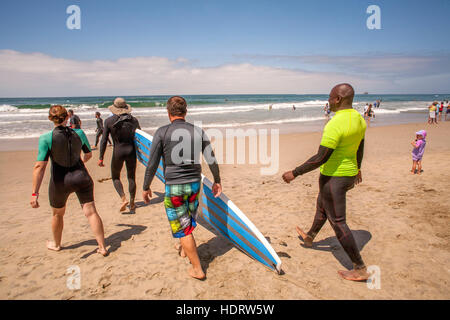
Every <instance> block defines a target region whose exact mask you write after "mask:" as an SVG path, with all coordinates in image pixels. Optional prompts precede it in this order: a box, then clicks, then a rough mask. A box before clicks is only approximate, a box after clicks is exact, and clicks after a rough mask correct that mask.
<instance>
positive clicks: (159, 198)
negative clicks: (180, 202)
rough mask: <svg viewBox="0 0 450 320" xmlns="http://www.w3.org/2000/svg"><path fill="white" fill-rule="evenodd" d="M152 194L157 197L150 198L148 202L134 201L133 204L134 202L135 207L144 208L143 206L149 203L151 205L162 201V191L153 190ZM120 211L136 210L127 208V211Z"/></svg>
mask: <svg viewBox="0 0 450 320" xmlns="http://www.w3.org/2000/svg"><path fill="white" fill-rule="evenodd" d="M152 195H153V196H155V195H156V196H157V197H156V198H151V199H150V203H149V204H147V203H145V202H144V201H138V202H136V203H135V204H136V209H139V208H144V207H147V206H150V205H152V204H157V203H161V202H163V201H164V193H162V192H157V191H154V192H152ZM128 208H129V207H128ZM121 213H122V214H135V213H136V212H135V211H134V210H133V211H131V210H128V211H124V212H121Z"/></svg>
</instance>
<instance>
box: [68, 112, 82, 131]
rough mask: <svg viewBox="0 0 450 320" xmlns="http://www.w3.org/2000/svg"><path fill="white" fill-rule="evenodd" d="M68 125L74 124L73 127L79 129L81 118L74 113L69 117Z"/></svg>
mask: <svg viewBox="0 0 450 320" xmlns="http://www.w3.org/2000/svg"><path fill="white" fill-rule="evenodd" d="M70 126H75V128H74V129H81V120H80V117H78V116H77V115H76V114H74V115H73V116H72V117H70Z"/></svg>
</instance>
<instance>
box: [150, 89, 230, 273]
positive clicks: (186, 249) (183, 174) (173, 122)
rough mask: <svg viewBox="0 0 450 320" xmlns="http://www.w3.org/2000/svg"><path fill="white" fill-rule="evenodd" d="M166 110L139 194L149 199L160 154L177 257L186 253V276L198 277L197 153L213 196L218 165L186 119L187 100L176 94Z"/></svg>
mask: <svg viewBox="0 0 450 320" xmlns="http://www.w3.org/2000/svg"><path fill="white" fill-rule="evenodd" d="M167 113H168V116H169V120H170V124H168V125H165V126H163V127H160V128H159V129H158V130H156V132H155V135H154V137H153V142H152V147H151V150H150V159H149V162H148V166H147V169H146V171H145V180H144V185H143V192H142V197H143V198H144V201H145V203H149V202H150V197H151V196H152V191H151V189H150V185H151V183H152V180H153V178H154V176H155V173H156V169H157V168H158V165H159V162H160V159H161V157H162V159H163V163H164V177H165V179H166V186H165V196H164V207H165V209H166V214H167V218H168V220H169V223H170V226H171V229H172V236H173V237H174V238H179V239H180V244H179V245H177V249H178V250H179V251H178V252H179V254H180V256H182V257H185V256H186V255H187V257H188V258H189V260H190V262H191V264H192V267H191V268H190V269H189V275H190V276H191V277H193V278H196V279H200V280H201V279H204V278H205V273H204V272H203V270H202V266H201V264H200V259H199V257H198V253H197V245H196V243H195V239H194V236H193V234H192V232H193V231H194V228H195V227H196V225H197V224H196V220H195V219H196V212H197V208H198V195H199V192H200V186H201V172H202V167H201V157H200V153H202V154H203V156H204V157H205V160H206V163H208V165H209V168H210V170H211V172H212V174H213V176H214V184H213V186H212V191H213V194H214V196H215V197H218V196H219V195H220V194H221V192H222V186H221V184H220V173H219V165H218V164H217V160H216V158H215V156H214V152H213V150H212V147H211V143H210V141H209V138H208V136H207V135H206V134H205V132H204V131H203V130H202V129H201V128H199V127H197V126H194V125H192V124H191V123H189V122H186V120H185V118H186V113H187V103H186V100H185V99H184V98H182V97H179V96H174V97H171V98H170V99H169V100H168V101H167ZM180 147H181V148H180Z"/></svg>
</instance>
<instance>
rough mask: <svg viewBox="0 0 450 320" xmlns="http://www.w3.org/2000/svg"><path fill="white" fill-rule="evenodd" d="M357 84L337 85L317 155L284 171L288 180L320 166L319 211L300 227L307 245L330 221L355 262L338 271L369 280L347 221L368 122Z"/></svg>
mask: <svg viewBox="0 0 450 320" xmlns="http://www.w3.org/2000/svg"><path fill="white" fill-rule="evenodd" d="M354 94H355V92H354V90H353V87H352V86H351V85H349V84H346V83H343V84H339V85H337V86H335V87H334V88H333V89H332V90H331V92H330V97H329V99H328V102H329V104H330V109H331V111H333V112H336V114H335V116H334V117H333V118H332V119H331V120H330V121H329V122H328V123H327V125H326V126H325V128H324V131H323V135H322V141H321V143H320V146H319V150H318V152H317V154H316V155H314V156H313V157H311V158H310V159H308V160H307V161H306V162H305V163H303V164H302V165H300V166H299V167H297V168H295V169H294V170H292V171H287V172H285V173H284V174H283V180H284V181H285V182H287V183H290V182H291V181H293V180H294V179H295V178H296V177H298V176H300V175H303V174H305V173H307V172H310V171H312V170H314V169H317V168H318V167H320V177H319V190H320V191H319V195H318V197H317V208H316V215H315V217H314V221H313V224H312V226H311V229H310V230H309V231H308V232H307V233H305V232H304V231H303V230H302V229H300V228H299V227H297V232H298V233H299V235H300V236H301V237H302V239H303V241H304V243H305V247H312V243H313V240H314V238H315V237H316V235H317V234H318V232H319V231H320V229H321V228H322V226H323V225H324V223H325V222H326V221H327V219H328V221H329V222H330V224H331V226H332V227H333V230H334V232H335V233H336V237H337V239H338V240H339V242H340V243H341V245H342V247H343V248H344V251H345V252H346V253H347V255H348V256H349V257H350V259H351V260H352V262H353V269H352V270H350V271H338V273H339V275H340V276H341V277H343V278H344V279H347V280H354V281H362V280H367V279H368V277H369V275H368V273H367V269H366V266H365V264H364V262H363V260H362V258H361V255H360V253H359V250H358V247H357V245H356V242H355V239H354V238H353V234H352V232H351V230H350V228H349V227H348V225H347V222H346V193H347V191H348V190H350V189H352V188H353V186H354V185H355V184H358V183H360V182H361V181H362V176H361V170H360V169H361V163H362V158H363V152H364V137H365V132H366V127H367V125H366V123H365V121H364V119H363V118H362V117H361V115H360V114H359V113H358V111H356V110H355V109H353V107H352V103H353V97H354Z"/></svg>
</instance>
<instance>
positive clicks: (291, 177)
mask: <svg viewBox="0 0 450 320" xmlns="http://www.w3.org/2000/svg"><path fill="white" fill-rule="evenodd" d="M294 179H295V177H294V173H293V172H292V171H286V172H285V173H283V180H284V182H286V183H290V182H291V181H292V180H294Z"/></svg>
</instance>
